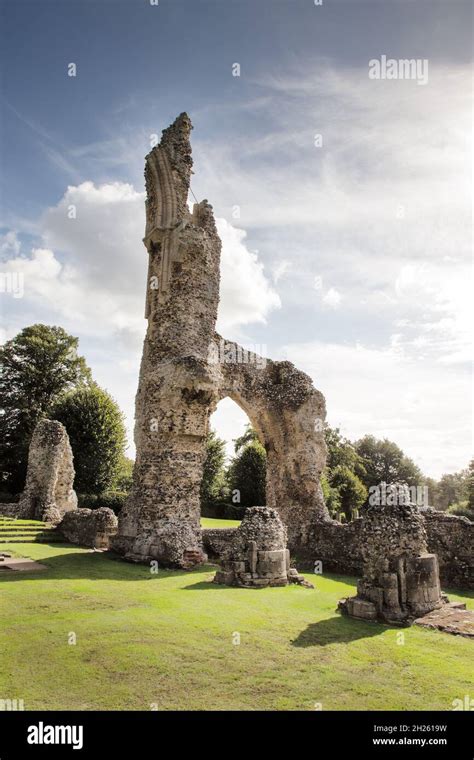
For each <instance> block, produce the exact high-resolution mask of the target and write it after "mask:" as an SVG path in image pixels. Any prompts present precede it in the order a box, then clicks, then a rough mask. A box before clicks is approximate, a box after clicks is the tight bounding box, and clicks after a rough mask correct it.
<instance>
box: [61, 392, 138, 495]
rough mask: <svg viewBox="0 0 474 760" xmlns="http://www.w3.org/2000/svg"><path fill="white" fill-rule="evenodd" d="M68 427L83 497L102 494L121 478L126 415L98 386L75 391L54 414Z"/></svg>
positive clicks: (76, 482) (78, 483)
mask: <svg viewBox="0 0 474 760" xmlns="http://www.w3.org/2000/svg"><path fill="white" fill-rule="evenodd" d="M51 416H52V418H53V419H56V420H59V421H60V422H62V423H63V425H64V426H65V427H66V430H67V432H68V435H69V440H70V442H71V448H72V451H73V454H74V468H75V470H76V477H75V480H74V488H75V490H76V491H78V492H79V493H86V494H87V493H90V494H99V493H101V492H102V491H106V490H107V489H108V488H110V486H111V485H112V483H114V481H115V480H116V478H117V475H118V472H119V468H120V465H121V462H122V461H123V460H122V457H123V456H124V451H125V442H126V434H125V425H124V422H123V414H122V412H121V411H120V408H119V406H118V404H117V403H116V402H115V401H114V399H113V398H112V397H111V396H110V395H109V394H108V393H107V392H106V391H104V390H103V389H102V388H99V386H98V385H96V384H92V385H91V386H90V387H89V388H81V389H78V390H75V391H72V392H70V393H68V394H67V395H65V396H64V397H63V398H61V399H60V400H59V401H58V403H57V404H56V405H55V406H54V409H53V410H52V415H51Z"/></svg>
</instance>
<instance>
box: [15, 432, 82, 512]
mask: <svg viewBox="0 0 474 760" xmlns="http://www.w3.org/2000/svg"><path fill="white" fill-rule="evenodd" d="M74 475H75V472H74V465H73V456H72V449H71V445H70V443H69V436H68V434H67V432H66V428H65V427H64V425H62V424H61V423H60V422H57V421H56V420H47V419H43V420H40V422H38V424H37V426H36V428H35V430H34V433H33V436H32V439H31V443H30V448H29V452H28V469H27V474H26V484H25V489H24V491H23V493H22V495H21V498H20V503H19V506H18V516H19V517H22V518H24V519H30V520H43V521H44V522H50V523H53V524H58V523H59V522H61V520H62V518H63V517H64V515H65V514H66V512H69V511H70V510H72V509H76V508H77V496H76V492H75V491H74V489H73V483H74Z"/></svg>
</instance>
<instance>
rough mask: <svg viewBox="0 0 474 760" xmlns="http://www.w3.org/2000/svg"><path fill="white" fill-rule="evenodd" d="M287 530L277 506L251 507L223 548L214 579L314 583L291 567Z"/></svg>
mask: <svg viewBox="0 0 474 760" xmlns="http://www.w3.org/2000/svg"><path fill="white" fill-rule="evenodd" d="M286 545H287V533H286V528H285V526H284V525H283V523H282V521H281V520H280V517H279V515H278V512H277V511H276V509H271V508H268V507H250V508H249V509H247V510H246V512H245V515H244V519H243V520H242V523H241V524H240V526H239V527H238V528H237V529H235V532H234V534H233V535H232V536H231V539H230V541H229V543H228V545H227V546H226V548H225V549H224V551H223V552H222V555H221V563H222V567H221V569H220V570H218V571H217V573H216V575H215V577H214V582H215V583H220V584H225V585H227V586H244V587H247V588H250V587H255V588H258V587H264V586H286V585H287V584H288V583H298V584H300V585H304V586H309V587H311V588H312V585H311V584H310V583H308V582H306V581H305V579H304V578H303V577H302V576H300V575H299V574H298V572H297V571H296V570H295V569H294V568H291V567H290V553H289V551H288V549H287V548H286Z"/></svg>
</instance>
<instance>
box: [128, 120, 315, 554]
mask: <svg viewBox="0 0 474 760" xmlns="http://www.w3.org/2000/svg"><path fill="white" fill-rule="evenodd" d="M191 129H192V127H191V122H190V120H189V118H188V116H187V115H186V114H181V116H179V117H178V118H177V119H176V121H175V122H174V123H173V124H172V125H171V126H170V127H168V128H167V129H165V130H164V131H163V136H162V140H161V142H160V144H159V145H157V146H156V147H155V148H154V149H153V150H152V151H151V153H150V154H149V155H148V156H147V160H146V168H145V178H146V188H147V201H146V212H147V213H146V216H147V221H146V230H145V238H144V243H145V246H146V248H147V250H148V254H149V268H148V281H147V297H146V309H145V316H146V318H147V319H148V330H147V334H146V338H145V343H144V347H143V357H142V364H141V369H140V379H139V387H138V392H137V397H136V424H135V443H136V449H137V457H136V462H135V468H134V476H133V487H132V491H131V494H130V498H129V500H128V502H127V504H126V505H125V506H124V508H123V509H122V512H121V514H120V519H119V532H118V535H117V538H116V541H115V548H116V549H117V550H118V551H119V552H121V553H123V554H125V555H126V556H128V557H130V558H133V559H137V560H142V561H143V560H147V559H150V558H153V559H157V560H158V561H161V562H163V563H164V564H169V565H174V566H188V565H192V564H194V563H196V562H199V561H201V560H202V559H203V557H204V555H203V551H202V540H201V529H200V524H199V518H200V503H199V487H200V482H201V478H202V469H203V463H204V457H205V437H206V434H207V430H208V422H209V416H210V414H211V413H212V412H213V411H214V409H215V407H216V405H217V403H218V401H219V400H220V399H222V398H224V397H226V396H229V397H230V398H232V399H233V400H234V401H235V402H236V403H237V404H238V405H239V406H241V408H242V409H243V410H244V411H245V412H246V414H247V415H248V417H249V419H250V420H251V422H252V424H253V425H254V427H255V429H256V430H257V432H258V434H259V436H260V437H261V440H262V442H263V444H264V446H265V448H266V451H267V504H268V506H270V507H274V508H276V509H277V510H278V512H279V514H280V516H281V518H282V520H283V522H284V523H285V524H286V525H287V527H288V537H289V545H290V547H291V548H296V547H297V546H298V545H301V544H302V543H304V542H305V541H306V540H307V538H308V536H309V534H310V531H311V530H312V528H313V527H314V526H315V525H316V524H317V523H318V521H319V522H320V521H321V520H325V519H327V518H328V513H327V511H326V507H325V505H324V500H323V496H322V492H321V486H320V482H319V479H320V475H321V471H322V469H323V467H324V464H325V457H326V448H325V444H324V438H323V430H322V424H323V421H324V417H325V404H324V398H323V396H322V394H321V393H320V392H319V391H317V390H316V389H315V388H314V387H313V384H312V382H311V379H310V378H309V377H308V376H307V375H306V374H304V373H303V372H300V371H299V370H297V369H296V368H295V367H294V366H293V365H292V364H291V363H290V362H274V361H271V360H269V359H265V358H264V357H259V356H257V355H256V354H252V353H249V352H246V351H245V350H244V349H242V348H241V347H240V346H238V345H237V344H235V343H232V342H231V341H225V340H224V339H222V338H221V337H220V336H219V335H217V334H216V333H215V325H216V320H217V307H218V303H219V266H220V250H221V242H220V239H219V237H218V234H217V230H216V226H215V222H214V216H213V213H212V207H211V206H210V205H209V204H208V203H207V201H202V202H201V203H196V204H195V205H194V207H193V211H192V213H190V212H189V211H188V208H187V196H188V191H189V181H190V175H191V166H192V159H191V145H190V141H189V137H190V132H191ZM229 357H230V358H229Z"/></svg>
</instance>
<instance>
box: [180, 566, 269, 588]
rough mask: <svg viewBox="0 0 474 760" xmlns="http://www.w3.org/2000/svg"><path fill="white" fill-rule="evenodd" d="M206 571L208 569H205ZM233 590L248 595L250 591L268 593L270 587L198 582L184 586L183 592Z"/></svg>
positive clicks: (212, 569)
mask: <svg viewBox="0 0 474 760" xmlns="http://www.w3.org/2000/svg"><path fill="white" fill-rule="evenodd" d="M205 569H206V570H207V569H208V568H205ZM209 569H210V571H211V572H212V571H214V572H215V571H216V569H217V568H216V567H213V568H212V567H211V568H209ZM230 588H232V589H235V590H236V591H245V592H246V593H248V592H249V591H268V590H269V588H268V586H263V587H260V588H257V587H255V586H248V587H247V586H245V587H244V586H227V584H225V583H213V582H212V580H210V581H198V583H192V584H191V585H190V586H183V591H218V590H219V589H226V590H227V591H228V590H229V589H230Z"/></svg>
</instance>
